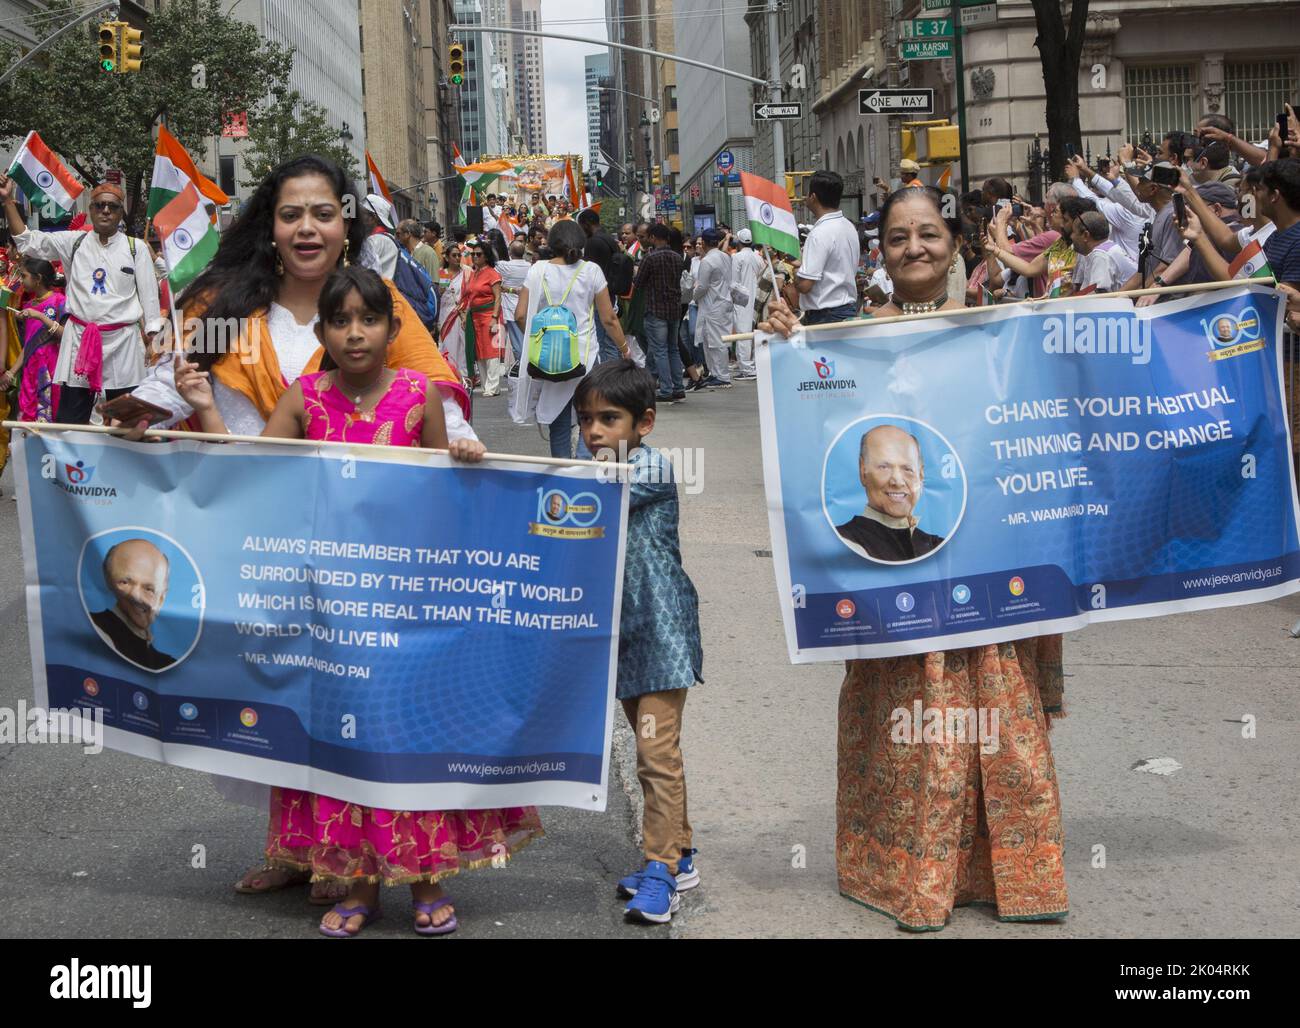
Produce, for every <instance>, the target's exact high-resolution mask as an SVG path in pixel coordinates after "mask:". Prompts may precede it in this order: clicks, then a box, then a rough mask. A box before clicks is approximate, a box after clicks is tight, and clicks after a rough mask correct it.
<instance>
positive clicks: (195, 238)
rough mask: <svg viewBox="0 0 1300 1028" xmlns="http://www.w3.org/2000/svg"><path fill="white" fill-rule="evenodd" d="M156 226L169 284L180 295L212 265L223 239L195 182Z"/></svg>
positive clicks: (177, 199)
mask: <svg viewBox="0 0 1300 1028" xmlns="http://www.w3.org/2000/svg"><path fill="white" fill-rule="evenodd" d="M153 224H154V228H156V229H157V230H158V239H159V241H160V242H161V243H162V251H163V260H164V261H166V263H167V284H168V285H169V286H170V287H171V290H172V294H173V295H176V294H178V293H180V291H181V290H182V289H184V288H185V287H186V286H187V285H189V284H190V283H191V282H193V281H194V280H195V279H196V278H198V276H199V272H201V271H202V270H203V269H204V268H206V267H207V266H208V262H209V261H211V260H212V258H213V256H214V255H215V254H216V252H217V244H218V242H219V241H220V237H219V236H218V234H217V230H216V228H215V227H214V226H213V224H212V222H211V221H210V220H209V219H208V213H207V211H205V210H204V209H203V200H202V197H200V196H199V191H198V190H197V189H195V188H194V183H192V182H191V183H187V184H186V186H185V188H184V189H182V190H181V191H180V192H179V193H177V194H176V197H175V199H173V200H172V202H171V203H169V204H168V205H167V206H166V207H164V208H163V209H162V210H160V211H159V212H158V216H157V217H156V218H154V220H153Z"/></svg>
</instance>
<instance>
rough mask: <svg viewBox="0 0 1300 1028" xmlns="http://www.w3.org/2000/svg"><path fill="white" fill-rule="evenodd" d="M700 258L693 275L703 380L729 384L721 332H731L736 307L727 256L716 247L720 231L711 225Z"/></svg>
mask: <svg viewBox="0 0 1300 1028" xmlns="http://www.w3.org/2000/svg"><path fill="white" fill-rule="evenodd" d="M703 239H704V257H703V259H701V261H700V267H699V271H698V272H697V273H696V275H695V305H696V308H697V309H698V311H699V314H698V315H697V317H696V320H695V339H696V342H697V343H698V344H699V345H700V346H701V347H703V349H704V362H705V364H707V365H708V368H709V377H708V378H707V379H706V380H705V383H706V384H707V385H708V386H709V387H711V388H717V387H723V388H730V387H731V368H730V365H729V362H728V360H727V344H726V343H724V342H723V341H722V337H723V336H724V335H728V334H730V332H731V328H732V325H733V323H734V321H735V317H736V307H735V305H734V304H733V303H732V302H731V256H730V254H727V253H725V252H723V251H722V250H721V249H719V247H718V244H719V243H720V242H722V233H721V232H719V231H718V230H717V229H716V228H711V229H709V230H708V231H707V232H705V233H704V236H703Z"/></svg>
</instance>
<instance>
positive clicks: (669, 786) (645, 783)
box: [622, 689, 691, 874]
mask: <svg viewBox="0 0 1300 1028" xmlns="http://www.w3.org/2000/svg"><path fill="white" fill-rule="evenodd" d="M622 703H623V713H625V714H626V715H627V720H628V723H629V724H630V725H631V726H632V731H633V732H635V733H636V776H637V779H638V780H639V781H640V783H641V792H642V793H643V794H644V796H645V817H644V818H643V819H642V822H641V834H642V835H643V836H644V837H645V838H644V845H645V858H646V860H661V861H663V862H664V863H665V864H667V865H668V871H669V873H670V874H676V873H677V859H678V857H680V856H681V854H682V851H683V850H688V849H690V848H691V823H690V822H689V821H688V820H687V819H686V772H685V769H684V768H683V767H682V748H681V738H682V708H683V707H684V706H685V705H686V690H685V689H668V690H665V691H664V692H652V693H647V694H646V695H644V696H637V697H635V698H633V699H630V700H623V701H622Z"/></svg>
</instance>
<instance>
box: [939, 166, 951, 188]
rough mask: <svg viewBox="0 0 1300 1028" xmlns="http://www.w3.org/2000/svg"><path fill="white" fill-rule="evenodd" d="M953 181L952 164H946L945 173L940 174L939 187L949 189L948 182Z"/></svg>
mask: <svg viewBox="0 0 1300 1028" xmlns="http://www.w3.org/2000/svg"><path fill="white" fill-rule="evenodd" d="M951 181H952V165H951V164H946V165H944V169H943V174H942V175H940V176H939V188H940V189H947V188H948V183H949V182H951Z"/></svg>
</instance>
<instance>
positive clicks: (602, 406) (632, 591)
mask: <svg viewBox="0 0 1300 1028" xmlns="http://www.w3.org/2000/svg"><path fill="white" fill-rule="evenodd" d="M656 392H657V385H656V383H655V379H654V377H653V376H652V375H651V374H650V373H649V372H647V371H646V370H645V369H644V368H638V367H637V366H636V364H634V363H633V362H632V361H630V360H621V361H607V362H603V363H601V364H598V365H597V366H596V367H595V369H593V370H592V372H591V374H589V375H587V377H586V378H584V379H583V380H582V382H581V383H580V384H579V385H578V388H577V391H576V392H575V393H574V396H573V406H574V409H575V410H576V411H577V412H578V426H579V428H580V429H581V431H582V438H583V442H584V443H586V445H587V447H588V448H589V449H590V450H591V452H592V453H593V454H594V455H595V456H596V458H597V459H598V460H601V459H605V460H617V461H620V462H623V463H627V464H630V465H631V466H632V472H631V484H630V492H631V495H630V500H629V504H628V526H627V551H626V554H625V557H624V561H623V612H622V617H621V619H620V622H619V641H618V688H617V693H616V695H617V696H618V699H619V700H620V701H621V702H622V704H623V712H624V713H625V714H626V715H627V719H628V722H629V723H630V724H631V725H632V731H633V732H634V733H635V734H636V764H637V768H636V770H637V778H638V779H639V780H640V782H641V791H642V792H643V793H644V795H645V816H644V819H643V821H642V835H643V837H644V840H645V859H646V864H645V868H644V869H643V870H641V871H639V872H636V873H635V874H631V875H629V876H628V877H626V878H624V879H623V880H622V881H620V882H619V883H618V885H619V890H620V891H621V892H622V893H624V894H625V895H628V896H631V897H632V898H631V900H630V901H629V902H628V904H627V912H628V914H629V915H630V916H632V917H636V918H640V919H641V920H645V921H650V922H652V923H656V924H662V923H664V922H667V921H669V920H671V918H672V915H673V914H674V913H675V912H676V911H677V908H678V907H679V906H680V905H681V899H680V897H679V896H678V893H679V892H683V891H685V890H686V889H693V888H694V887H695V886H697V885H699V883H700V873H699V871H698V870H697V869H696V868H695V864H694V855H695V850H694V849H692V847H691V825H690V822H689V821H688V820H687V816H686V774H685V770H684V769H683V767H682V751H681V727H682V708H683V707H684V705H685V703H686V690H687V689H688V688H689V687H690V686H692V685H694V684H695V683H696V682H702V681H704V679H703V678H701V677H700V673H701V671H702V670H703V666H704V653H703V648H702V646H701V644H700V613H699V600H698V597H697V595H696V592H695V586H694V585H693V584H692V583H691V580H690V578H689V577H687V574H686V572H685V570H684V569H683V568H682V554H681V547H680V544H679V543H678V539H677V483H676V481H675V480H674V477H673V467H672V463H671V462H670V461H669V460H668V458H667V457H665V456H664V455H663V454H662V453H661V452H660V451H658V450H656V449H654V448H652V447H649V446H643V445H641V441H642V439H644V438H645V437H646V436H647V435H649V434H650V432H651V431H653V429H654V425H655V393H656Z"/></svg>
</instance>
